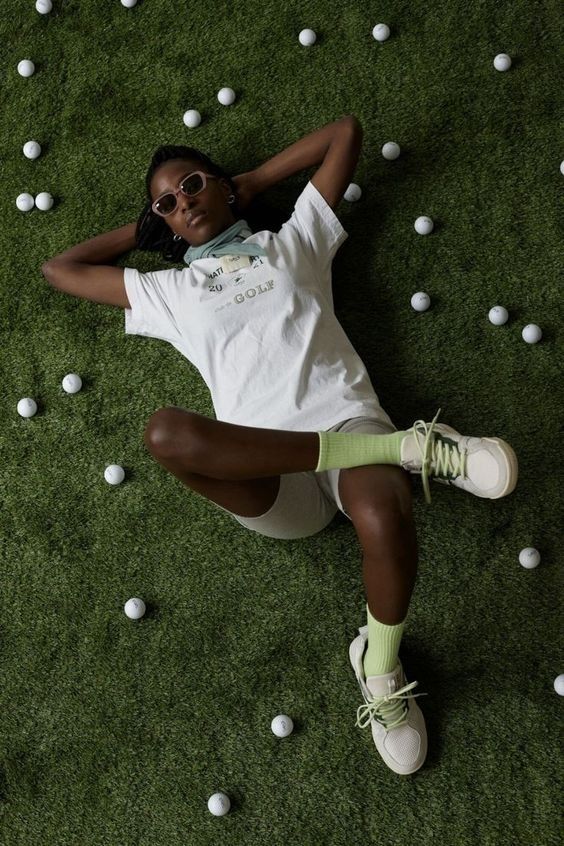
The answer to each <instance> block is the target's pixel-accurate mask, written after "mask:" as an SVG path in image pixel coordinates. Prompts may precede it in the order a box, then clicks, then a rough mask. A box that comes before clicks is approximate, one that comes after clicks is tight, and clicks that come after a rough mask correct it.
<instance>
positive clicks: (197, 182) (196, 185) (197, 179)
mask: <svg viewBox="0 0 564 846" xmlns="http://www.w3.org/2000/svg"><path fill="white" fill-rule="evenodd" d="M180 187H181V188H182V191H183V192H184V193H185V194H197V193H198V192H199V191H201V190H202V188H203V187H204V181H203V179H202V177H201V176H192V175H190V176H187V177H186V179H185V180H184V181H183V183H182V185H181V186H180ZM175 208H176V197H175V196H174V194H165V195H164V196H163V197H161V198H160V199H159V201H158V202H157V210H158V211H159V212H160V214H163V215H164V214H170V213H171V212H173V211H174V210H175Z"/></svg>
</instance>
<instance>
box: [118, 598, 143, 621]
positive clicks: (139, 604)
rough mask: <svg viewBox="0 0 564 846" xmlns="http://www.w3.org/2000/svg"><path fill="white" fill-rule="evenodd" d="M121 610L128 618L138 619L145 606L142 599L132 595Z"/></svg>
mask: <svg viewBox="0 0 564 846" xmlns="http://www.w3.org/2000/svg"><path fill="white" fill-rule="evenodd" d="M123 610H124V611H125V614H126V616H127V617H129V619H130V620H140V619H141V617H142V616H143V614H144V613H145V611H146V608H145V603H144V602H143V600H142V599H139V597H138V596H132V597H131V599H128V600H127V602H126V603H125V605H124V606H123Z"/></svg>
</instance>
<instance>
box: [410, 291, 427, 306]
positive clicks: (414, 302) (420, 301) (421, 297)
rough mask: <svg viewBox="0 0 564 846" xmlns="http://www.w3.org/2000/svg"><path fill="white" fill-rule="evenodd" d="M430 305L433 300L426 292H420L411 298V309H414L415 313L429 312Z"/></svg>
mask: <svg viewBox="0 0 564 846" xmlns="http://www.w3.org/2000/svg"><path fill="white" fill-rule="evenodd" d="M430 305H431V298H430V297H429V294H426V293H425V291H418V292H417V293H416V294H414V295H413V296H412V298H411V307H412V308H414V309H415V311H427V309H428V308H429V306H430Z"/></svg>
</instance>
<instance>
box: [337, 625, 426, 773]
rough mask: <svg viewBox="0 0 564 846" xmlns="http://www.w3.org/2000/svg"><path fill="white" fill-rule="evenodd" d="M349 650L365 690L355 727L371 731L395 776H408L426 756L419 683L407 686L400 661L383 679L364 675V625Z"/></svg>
mask: <svg viewBox="0 0 564 846" xmlns="http://www.w3.org/2000/svg"><path fill="white" fill-rule="evenodd" d="M358 631H359V635H358V636H357V637H356V638H355V639H354V640H353V642H352V643H351V645H350V648H349V658H350V661H351V664H352V667H353V670H354V672H355V675H356V678H357V681H358V683H359V685H360V689H361V691H362V696H363V698H364V701H365V703H366V704H365V705H359V707H358V709H357V721H356V725H357V726H359V727H360V728H366V727H367V726H368V725H370V726H371V728H372V737H373V738H374V743H375V744H376V749H377V750H378V752H379V753H380V755H381V756H382V758H383V759H384V761H385V763H386V764H387V765H388V767H390V769H392V770H393V771H394V772H395V773H399V774H400V775H409V774H410V773H414V772H415V771H416V770H418V769H419V767H421V765H422V764H423V762H424V761H425V758H426V756H427V729H426V726H425V719H424V717H423V714H422V712H421V709H420V708H419V706H418V705H417V703H416V702H415V699H414V697H415V696H427V694H426V693H411V692H410V691H411V690H412V689H413V688H414V687H415V685H416V684H419V682H416V681H415V682H411V684H407V680H406V678H405V673H404V671H403V667H402V664H401V661H399V659H398V664H397V666H396V668H395V670H392V672H391V673H384V674H383V675H380V676H368V678H366V677H365V674H364V664H363V661H364V653H365V650H366V647H367V645H368V626H367V625H366V626H362V628H360V629H359V630H358Z"/></svg>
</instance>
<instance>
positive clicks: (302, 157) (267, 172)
mask: <svg viewBox="0 0 564 846" xmlns="http://www.w3.org/2000/svg"><path fill="white" fill-rule="evenodd" d="M350 123H358V119H357V118H356V117H355V116H354V115H345V116H344V117H342V118H340V119H339V120H336V121H333V123H328V124H327V125H326V126H322V127H321V129H316V130H314V132H310V133H309V135H305V136H304V137H303V138H300V140H299V141H296V142H295V143H294V144H291V145H290V147H287V148H286V149H285V150H283V151H282V152H281V153H277V154H276V155H275V156H273V158H271V159H268V160H267V161H266V162H264V163H263V164H261V165H260V166H259V167H257V168H255V170H249V171H247V172H246V173H243V174H241V175H240V176H236V177H235V178H234V179H233V182H234V183H235V185H236V186H237V193H239V194H240V196H241V197H242V198H243V203H242V204H241V202H240V204H239V207H240V208H245V206H246V205H248V204H249V202H250V200H251V199H252V198H253V197H254V196H255V195H256V194H261V193H262V192H263V191H266V190H267V189H268V188H270V187H272V186H273V185H276V184H277V183H278V182H282V180H283V179H287V178H288V177H289V176H293V175H294V174H295V173H299V172H300V171H302V170H306V169H307V168H309V167H315V166H316V165H318V164H321V162H322V161H323V159H324V158H325V153H326V152H327V150H328V149H329V146H330V144H331V142H332V141H333V139H334V137H335V135H336V134H337V133H338V132H340V131H341V128H342V127H343V125H347V124H350ZM245 200H246V202H245Z"/></svg>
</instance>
